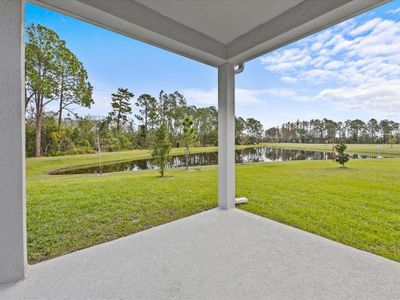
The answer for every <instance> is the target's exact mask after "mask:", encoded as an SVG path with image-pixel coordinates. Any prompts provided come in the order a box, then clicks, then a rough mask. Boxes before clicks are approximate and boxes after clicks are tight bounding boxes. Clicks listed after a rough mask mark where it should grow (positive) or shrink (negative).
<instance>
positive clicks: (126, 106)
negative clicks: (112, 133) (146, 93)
mask: <svg viewBox="0 0 400 300" xmlns="http://www.w3.org/2000/svg"><path fill="white" fill-rule="evenodd" d="M133 96H134V95H133V93H131V92H130V91H129V90H128V89H124V88H118V90H117V92H116V93H112V94H111V99H112V100H111V107H112V109H113V110H112V112H110V113H109V118H110V121H114V122H115V124H116V126H117V132H120V131H121V126H123V125H125V123H126V122H127V121H128V115H129V114H131V113H132V107H131V103H130V100H131V99H132V98H133Z"/></svg>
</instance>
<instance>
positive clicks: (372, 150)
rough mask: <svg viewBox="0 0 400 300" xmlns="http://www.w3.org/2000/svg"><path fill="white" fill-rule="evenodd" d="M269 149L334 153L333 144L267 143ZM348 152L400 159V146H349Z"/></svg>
mask: <svg viewBox="0 0 400 300" xmlns="http://www.w3.org/2000/svg"><path fill="white" fill-rule="evenodd" d="M263 145H265V146H267V147H272V148H280V149H282V148H283V149H297V150H313V151H332V145H331V144H297V143H267V144H263ZM347 152H349V153H353V154H366V155H375V156H377V155H378V154H379V155H380V156H384V157H400V145H399V144H397V145H393V146H392V145H386V144H382V145H371V144H348V145H347Z"/></svg>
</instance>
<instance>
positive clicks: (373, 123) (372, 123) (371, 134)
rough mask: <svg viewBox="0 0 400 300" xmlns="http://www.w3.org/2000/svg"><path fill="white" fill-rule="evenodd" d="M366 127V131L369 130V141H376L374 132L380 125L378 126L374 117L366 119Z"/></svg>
mask: <svg viewBox="0 0 400 300" xmlns="http://www.w3.org/2000/svg"><path fill="white" fill-rule="evenodd" d="M367 128H368V132H369V137H370V141H371V142H372V143H375V142H376V141H375V140H376V133H377V132H378V131H379V129H380V127H379V123H378V121H377V120H376V119H373V118H372V119H371V120H369V121H368V123H367Z"/></svg>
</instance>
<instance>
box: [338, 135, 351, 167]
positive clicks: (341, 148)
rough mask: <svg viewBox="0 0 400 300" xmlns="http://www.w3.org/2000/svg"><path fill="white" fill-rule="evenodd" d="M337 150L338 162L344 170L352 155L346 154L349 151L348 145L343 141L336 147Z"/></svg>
mask: <svg viewBox="0 0 400 300" xmlns="http://www.w3.org/2000/svg"><path fill="white" fill-rule="evenodd" d="M335 149H336V151H337V152H338V155H337V156H336V162H338V163H339V164H341V165H342V168H345V163H347V162H348V161H349V160H350V155H349V154H347V153H344V152H345V151H346V149H347V146H346V144H345V143H344V142H343V140H340V141H339V143H338V144H337V145H336V146H335Z"/></svg>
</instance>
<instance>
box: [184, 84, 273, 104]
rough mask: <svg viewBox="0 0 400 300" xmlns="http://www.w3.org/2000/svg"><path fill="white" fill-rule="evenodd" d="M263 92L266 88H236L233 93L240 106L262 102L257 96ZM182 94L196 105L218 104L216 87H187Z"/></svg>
mask: <svg viewBox="0 0 400 300" xmlns="http://www.w3.org/2000/svg"><path fill="white" fill-rule="evenodd" d="M265 93H266V90H250V89H240V88H237V89H236V94H235V100H236V104H237V105H240V106H249V105H255V104H262V103H263V101H262V100H261V99H260V98H259V96H260V95H262V94H265ZM183 95H185V97H186V98H187V99H188V100H189V102H191V103H193V104H196V105H200V106H210V105H214V106H217V105H218V90H217V88H213V89H211V90H201V89H187V90H184V91H183Z"/></svg>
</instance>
